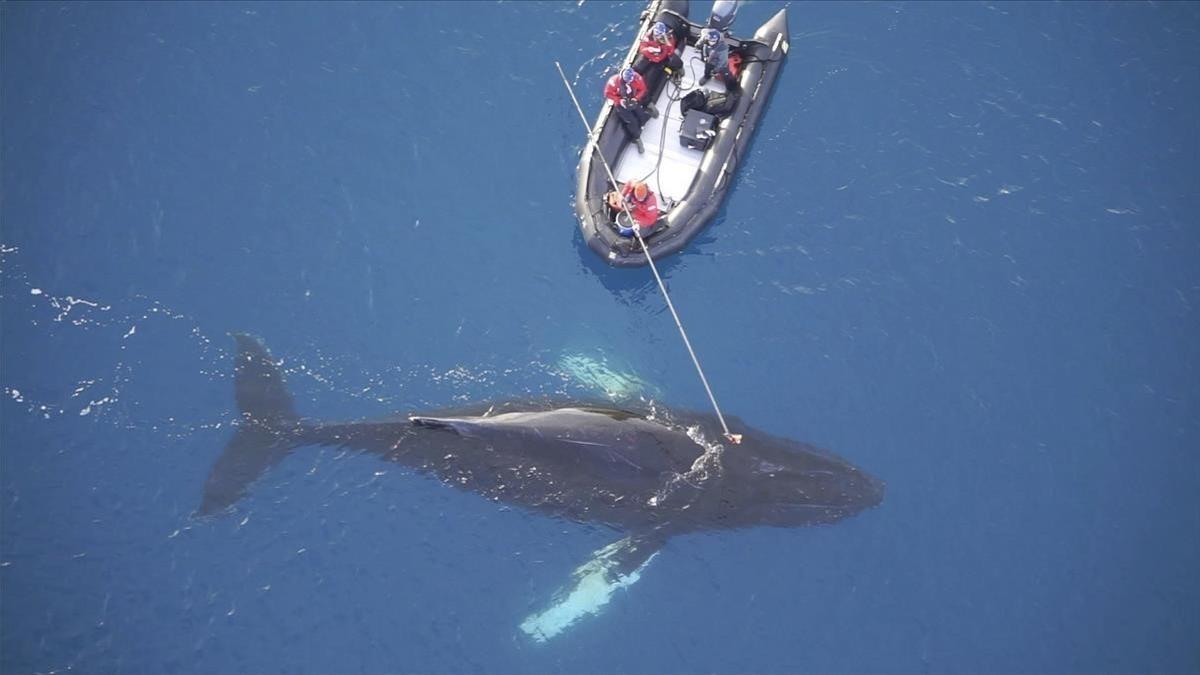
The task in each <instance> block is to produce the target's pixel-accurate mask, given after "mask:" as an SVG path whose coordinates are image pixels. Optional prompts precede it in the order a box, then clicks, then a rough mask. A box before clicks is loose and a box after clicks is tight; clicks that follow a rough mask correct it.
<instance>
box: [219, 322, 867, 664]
mask: <svg viewBox="0 0 1200 675" xmlns="http://www.w3.org/2000/svg"><path fill="white" fill-rule="evenodd" d="M233 337H234V339H235V340H236V342H237V355H236V357H235V363H234V390H235V396H236V399H237V405H238V409H239V412H240V417H239V420H238V423H237V425H236V430H235V432H234V434H233V437H232V438H230V440H229V442H228V444H227V445H226V447H225V450H224V451H223V452H222V454H221V455H220V457H219V458H218V459H217V461H216V463H215V464H214V466H213V468H212V471H211V472H210V474H209V476H208V479H207V481H206V482H205V484H204V492H203V497H202V499H201V503H200V507H199V509H198V512H197V513H198V515H201V516H205V515H214V514H218V513H220V512H222V511H225V510H227V509H230V508H231V507H232V506H233V505H234V504H236V503H237V502H238V500H239V499H241V498H242V497H243V496H244V495H245V494H246V492H247V491H248V490H249V488H250V487H251V485H252V484H253V483H254V482H255V481H256V480H257V479H258V478H259V477H260V476H261V475H262V474H263V473H264V472H265V471H267V470H268V469H269V468H270V467H271V466H273V465H275V464H276V463H278V462H279V461H281V460H282V459H283V458H284V457H286V456H287V455H288V454H289V453H290V452H292V451H293V450H294V449H296V448H299V447H302V446H327V447H336V448H344V449H350V450H356V451H360V452H364V453H370V454H372V455H376V456H378V457H379V458H380V459H382V460H384V461H389V462H396V463H399V464H402V465H405V466H407V467H410V468H412V469H413V470H415V471H416V472H417V473H420V474H424V475H428V476H432V477H436V478H437V479H439V480H441V481H442V482H443V483H445V484H447V485H449V486H452V487H454V488H457V489H460V490H467V491H470V492H473V493H476V494H479V495H481V496H483V497H486V498H488V499H491V500H494V501H499V502H504V503H507V504H512V505H514V506H518V507H522V508H524V509H527V510H530V511H533V512H537V513H541V514H545V515H548V516H552V517H556V518H561V519H566V520H571V521H576V522H585V523H597V524H601V525H604V526H607V527H610V528H612V529H613V530H614V531H616V532H618V533H621V534H623V535H624V536H623V538H621V539H619V540H618V541H615V542H614V543H612V544H611V545H609V546H606V547H604V548H603V549H601V550H599V551H597V552H596V553H595V554H594V555H593V557H592V559H591V560H589V561H588V562H587V563H585V564H583V565H581V566H580V567H579V568H578V569H576V570H575V572H574V574H573V576H572V580H571V582H569V583H568V584H567V585H566V586H564V587H563V588H562V589H560V590H559V591H558V592H557V593H556V594H555V595H554V596H553V598H552V600H551V602H550V604H549V605H548V606H547V608H546V609H544V610H543V611H540V612H538V613H536V614H533V615H531V616H530V617H528V618H526V619H525V620H524V622H522V623H521V625H520V627H521V630H522V631H523V632H525V633H526V634H527V635H529V636H530V637H531V638H532V639H534V640H536V641H545V640H548V639H550V638H551V637H553V636H555V635H557V634H559V633H561V632H562V631H563V630H564V629H566V628H567V627H569V626H571V625H573V624H574V623H575V622H576V621H577V620H578V619H580V618H582V617H584V616H586V615H588V614H593V613H596V612H597V611H598V610H599V609H600V608H601V607H602V606H603V605H604V604H605V603H607V602H608V600H609V598H610V597H611V595H612V594H613V593H614V592H615V591H616V590H617V589H619V588H623V587H627V586H629V585H630V584H632V583H634V582H636V581H637V580H638V578H639V577H640V575H641V572H642V570H644V569H645V567H646V565H647V564H649V562H650V560H651V559H652V558H654V557H655V555H656V554H657V553H658V552H659V550H660V549H661V548H662V546H663V544H664V542H666V541H667V539H669V538H670V537H673V536H675V535H680V534H686V533H689V532H698V531H706V530H723V529H737V528H746V527H755V526H774V527H796V526H803V525H813V524H825V523H833V522H836V521H839V520H841V519H843V518H847V517H849V516H852V515H854V514H856V513H858V512H860V511H862V510H864V509H868V508H871V507H873V506H876V505H878V504H879V503H880V502H881V501H882V499H883V492H884V486H883V483H882V482H881V481H879V480H877V479H875V478H873V477H871V476H870V475H868V474H867V473H866V472H864V471H862V470H861V469H859V468H857V467H855V466H853V465H851V464H850V463H849V462H846V461H845V460H843V459H840V458H838V457H836V456H834V455H833V454H831V453H829V452H827V451H825V450H821V449H819V448H816V447H813V446H811V445H808V444H805V443H801V442H798V441H793V440H790V439H787V438H781V437H777V436H772V435H770V434H766V433H764V432H761V431H758V430H756V429H753V428H750V427H748V426H747V425H746V424H744V423H743V422H742V421H741V420H740V419H738V418H736V417H729V416H727V417H726V422H727V423H728V425H729V428H730V430H731V431H733V432H734V433H740V434H742V437H743V441H742V443H741V444H740V445H736V446H731V447H729V448H725V447H723V446H722V445H721V444H720V443H719V442H718V441H719V439H721V438H722V434H721V431H722V429H721V427H720V425H719V424H718V422H717V420H716V418H715V417H714V416H713V415H711V414H705V413H695V412H689V411H682V410H671V409H667V408H663V407H661V406H655V405H653V404H645V405H635V406H614V405H612V404H611V403H596V402H588V401H564V400H557V401H555V400H537V401H503V402H493V403H484V404H479V405H474V406H469V407H465V408H460V409H452V410H443V411H438V412H430V413H422V414H410V415H405V416H401V417H395V418H391V419H381V420H362V421H352V422H326V421H320V420H314V419H308V418H304V417H301V416H299V415H298V414H297V413H296V410H295V406H294V404H293V401H292V397H291V394H290V393H289V392H288V389H287V386H286V383H285V381H284V376H283V372H282V370H281V369H280V367H279V365H278V364H277V363H276V362H275V361H274V359H273V358H272V357H271V355H270V353H269V352H268V351H267V349H266V348H265V347H264V346H263V345H262V343H261V342H259V341H258V340H257V339H256V338H254V337H251V336H248V335H243V334H238V335H234V336H233Z"/></svg>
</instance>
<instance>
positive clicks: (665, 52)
mask: <svg viewBox="0 0 1200 675" xmlns="http://www.w3.org/2000/svg"><path fill="white" fill-rule="evenodd" d="M675 46H676V42H675V36H674V35H672V34H671V30H670V29H669V28H667V24H665V23H663V22H662V21H658V22H655V24H654V25H653V26H651V27H650V32H649V33H646V36H645V37H643V38H642V41H641V43H640V44H639V45H638V53H639V54H641V58H639V59H638V60H637V63H635V64H633V69H634V70H636V71H638V72H639V73H641V74H642V75H645V74H646V73H647V72H649V70H650V68H652V67H654V66H659V67H661V68H662V69H663V72H664V73H666V74H667V76H668V77H671V78H675V77H678V76H681V75H683V59H682V58H680V57H679V54H677V53H676V52H675Z"/></svg>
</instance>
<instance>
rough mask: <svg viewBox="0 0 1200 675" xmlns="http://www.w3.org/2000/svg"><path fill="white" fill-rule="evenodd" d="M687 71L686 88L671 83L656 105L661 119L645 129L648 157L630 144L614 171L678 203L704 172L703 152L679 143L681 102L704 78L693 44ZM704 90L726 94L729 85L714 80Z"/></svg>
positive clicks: (686, 61) (685, 65)
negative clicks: (701, 168)
mask: <svg viewBox="0 0 1200 675" xmlns="http://www.w3.org/2000/svg"><path fill="white" fill-rule="evenodd" d="M683 70H684V75H683V81H682V87H681V88H679V89H677V88H676V87H675V85H674V84H673V83H671V82H669V81H668V82H667V83H666V85H665V86H664V87H663V88H662V91H660V92H659V94H658V100H657V101H655V102H654V104H655V107H657V108H658V112H659V115H658V117H656V118H654V119H651V120H649V121H647V122H646V124H645V125H644V126H643V127H642V143H644V144H645V146H646V152H645V154H638V151H637V147H636V146H635V145H633V144H630V145H628V146H626V148H625V150H624V152H622V153H621V156H620V157H619V158H618V159H617V165H616V167H615V168H614V169H613V171H614V172H615V175H616V177H617V180H618V181H619V182H621V183H625V182H628V181H630V180H635V179H636V180H644V181H646V182H647V183H648V184H649V185H650V189H652V190H654V192H655V193H656V194H658V195H659V197H660V198H661V197H662V196H667V197H670V198H671V199H673V200H675V201H679V200H681V199H683V197H684V195H686V194H687V191H688V188H690V187H691V186H692V179H693V178H695V177H696V172H697V171H698V170H699V169H700V162H701V161H703V159H704V153H703V152H701V151H700V150H693V149H691V148H686V147H684V146H683V145H682V144H681V143H680V142H679V128H680V126H682V124H683V115H682V114H680V111H679V102H680V101H681V100H683V97H684V96H687V95H688V94H689V93H691V92H692V91H694V90H695V89H697V87H696V82H697V81H699V79H700V77H701V76H703V75H704V64H703V62H701V61H700V52H699V51H698V50H697V49H696V48H695V47H692V46H690V45H689V46H688V47H686V48H685V49H684V52H683ZM703 88H704V89H706V90H709V91H719V92H723V91H725V83H723V82H721V81H720V80H719V79H717V78H713V79H712V80H709V81H708V83H707V84H705V85H704V87H703ZM672 99H674V100H672ZM727 122H728V120H722V121H721V128H722V129H723V128H725V126H726V124H727ZM664 127H665V130H666V133H665V134H664V133H663V131H664Z"/></svg>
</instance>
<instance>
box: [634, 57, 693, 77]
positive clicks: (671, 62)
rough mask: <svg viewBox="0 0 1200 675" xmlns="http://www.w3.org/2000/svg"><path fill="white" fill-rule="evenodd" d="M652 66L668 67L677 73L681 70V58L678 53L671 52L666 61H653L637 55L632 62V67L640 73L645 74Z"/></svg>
mask: <svg viewBox="0 0 1200 675" xmlns="http://www.w3.org/2000/svg"><path fill="white" fill-rule="evenodd" d="M653 68H664V69H665V68H670V69H671V72H672V73H678V72H679V71H680V70H683V59H681V58H679V54H678V53H674V54H671V55H670V56H668V57H667V60H666V61H663V62H662V63H655V62H653V61H651V60H650V59H648V58H646V57H644V56H639V57H638V58H637V61H634V62H633V69H634V70H636V71H638V73H639V74H640V75H645V74H646V73H648V72H650V70H651V69H653Z"/></svg>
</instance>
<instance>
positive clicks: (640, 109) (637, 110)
mask: <svg viewBox="0 0 1200 675" xmlns="http://www.w3.org/2000/svg"><path fill="white" fill-rule="evenodd" d="M613 112H615V113H617V117H619V118H620V119H621V124H623V125H625V133H627V134H629V137H630V138H640V137H641V135H642V125H643V124H645V123H646V120H648V119H650V113H649V112H647V111H646V107H645V106H643V105H642V104H640V103H637V104H634V105H633V106H632V107H629V108H626V107H625V106H622V105H620V104H616V105H613Z"/></svg>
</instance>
